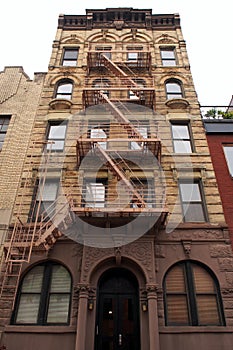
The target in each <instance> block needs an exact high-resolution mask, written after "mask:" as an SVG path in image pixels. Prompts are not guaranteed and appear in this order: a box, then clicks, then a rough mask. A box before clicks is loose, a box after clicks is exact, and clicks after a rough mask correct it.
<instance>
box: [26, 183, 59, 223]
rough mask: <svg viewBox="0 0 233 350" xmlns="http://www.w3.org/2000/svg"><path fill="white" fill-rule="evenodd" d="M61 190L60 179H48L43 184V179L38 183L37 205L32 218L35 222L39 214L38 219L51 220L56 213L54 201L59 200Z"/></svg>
mask: <svg viewBox="0 0 233 350" xmlns="http://www.w3.org/2000/svg"><path fill="white" fill-rule="evenodd" d="M58 188H59V179H58V178H52V179H49V178H48V179H46V180H45V182H44V183H43V179H41V180H40V181H39V182H38V186H37V188H36V195H35V201H33V202H34V203H35V205H34V207H33V208H32V210H31V211H32V218H33V221H35V219H36V215H37V212H38V210H39V213H38V219H39V220H41V219H42V217H41V216H42V215H43V218H44V219H45V220H46V219H49V218H50V217H51V216H52V215H53V214H54V211H55V203H54V201H55V200H56V198H57V193H58Z"/></svg>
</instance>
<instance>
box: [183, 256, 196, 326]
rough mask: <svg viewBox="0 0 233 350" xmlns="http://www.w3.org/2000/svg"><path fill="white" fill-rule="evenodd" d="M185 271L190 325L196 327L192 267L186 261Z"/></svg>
mask: <svg viewBox="0 0 233 350" xmlns="http://www.w3.org/2000/svg"><path fill="white" fill-rule="evenodd" d="M185 269H186V278H187V284H188V288H187V289H188V299H189V307H190V318H191V325H192V326H197V325H198V313H197V302H196V291H195V285H194V278H193V271H192V267H191V264H190V263H189V262H188V261H187V263H186V266H185Z"/></svg>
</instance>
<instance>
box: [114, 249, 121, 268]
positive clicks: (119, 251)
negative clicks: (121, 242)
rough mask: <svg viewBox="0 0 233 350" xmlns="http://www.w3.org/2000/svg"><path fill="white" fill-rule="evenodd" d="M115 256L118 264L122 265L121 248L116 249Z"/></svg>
mask: <svg viewBox="0 0 233 350" xmlns="http://www.w3.org/2000/svg"><path fill="white" fill-rule="evenodd" d="M115 256H116V264H117V265H120V264H121V248H120V247H118V248H116V249H115Z"/></svg>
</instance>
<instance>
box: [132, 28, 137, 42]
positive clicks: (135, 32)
mask: <svg viewBox="0 0 233 350" xmlns="http://www.w3.org/2000/svg"><path fill="white" fill-rule="evenodd" d="M131 33H132V37H133V40H136V35H137V28H132V29H131Z"/></svg>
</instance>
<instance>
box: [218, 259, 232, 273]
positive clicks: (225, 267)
mask: <svg viewBox="0 0 233 350" xmlns="http://www.w3.org/2000/svg"><path fill="white" fill-rule="evenodd" d="M218 261H219V265H220V269H221V271H232V272H233V258H220V259H219V260H218Z"/></svg>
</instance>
